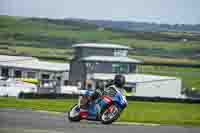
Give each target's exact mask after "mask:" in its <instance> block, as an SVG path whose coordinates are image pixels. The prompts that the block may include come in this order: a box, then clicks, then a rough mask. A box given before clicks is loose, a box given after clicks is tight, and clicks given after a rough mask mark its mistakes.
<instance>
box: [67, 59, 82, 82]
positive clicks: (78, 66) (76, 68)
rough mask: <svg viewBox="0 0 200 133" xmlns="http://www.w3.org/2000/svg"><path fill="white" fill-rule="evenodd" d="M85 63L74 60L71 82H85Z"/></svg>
mask: <svg viewBox="0 0 200 133" xmlns="http://www.w3.org/2000/svg"><path fill="white" fill-rule="evenodd" d="M85 77H86V74H85V66H84V63H82V62H79V61H77V60H72V61H71V63H70V72H69V81H77V80H80V81H82V80H85Z"/></svg>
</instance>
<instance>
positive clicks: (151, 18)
mask: <svg viewBox="0 0 200 133" xmlns="http://www.w3.org/2000/svg"><path fill="white" fill-rule="evenodd" d="M0 15H10V16H29V17H48V18H69V17H70V18H86V19H105V20H121V21H127V20H130V21H143V22H144V21H145V22H157V23H170V24H175V23H178V24H182V23H184V24H200V0H0Z"/></svg>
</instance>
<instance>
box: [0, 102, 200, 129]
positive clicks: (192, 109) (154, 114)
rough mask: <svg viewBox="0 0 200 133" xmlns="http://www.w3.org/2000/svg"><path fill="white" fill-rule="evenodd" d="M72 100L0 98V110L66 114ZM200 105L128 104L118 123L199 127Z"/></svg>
mask: <svg viewBox="0 0 200 133" xmlns="http://www.w3.org/2000/svg"><path fill="white" fill-rule="evenodd" d="M76 102H77V100H76V99H74V100H47V99H37V100H30V99H26V100H24V99H15V98H0V108H17V109H27V108H28V109H33V110H47V111H57V112H66V111H67V110H69V108H70V107H71V106H72V105H73V104H75V103H76ZM199 110H200V105H199V104H180V103H152V102H132V101H131V102H129V105H128V108H126V109H125V111H124V112H123V113H122V115H121V117H120V119H119V121H128V122H144V123H159V124H175V125H193V126H200V112H199Z"/></svg>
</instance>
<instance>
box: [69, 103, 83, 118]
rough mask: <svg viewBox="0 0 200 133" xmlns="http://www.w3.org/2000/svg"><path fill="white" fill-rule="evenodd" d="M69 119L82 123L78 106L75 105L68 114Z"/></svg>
mask: <svg viewBox="0 0 200 133" xmlns="http://www.w3.org/2000/svg"><path fill="white" fill-rule="evenodd" d="M78 110H79V111H78ZM68 119H69V121H72V122H78V121H80V108H79V106H78V105H77V104H75V105H74V106H73V107H72V108H71V109H70V111H69V112H68Z"/></svg>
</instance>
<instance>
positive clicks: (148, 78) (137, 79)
mask: <svg viewBox="0 0 200 133" xmlns="http://www.w3.org/2000/svg"><path fill="white" fill-rule="evenodd" d="M124 76H125V78H126V81H127V82H130V83H144V82H153V81H163V80H177V78H176V77H167V76H156V75H146V74H124ZM92 77H93V79H99V80H110V79H114V77H115V74H108V73H95V74H93V76H92Z"/></svg>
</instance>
